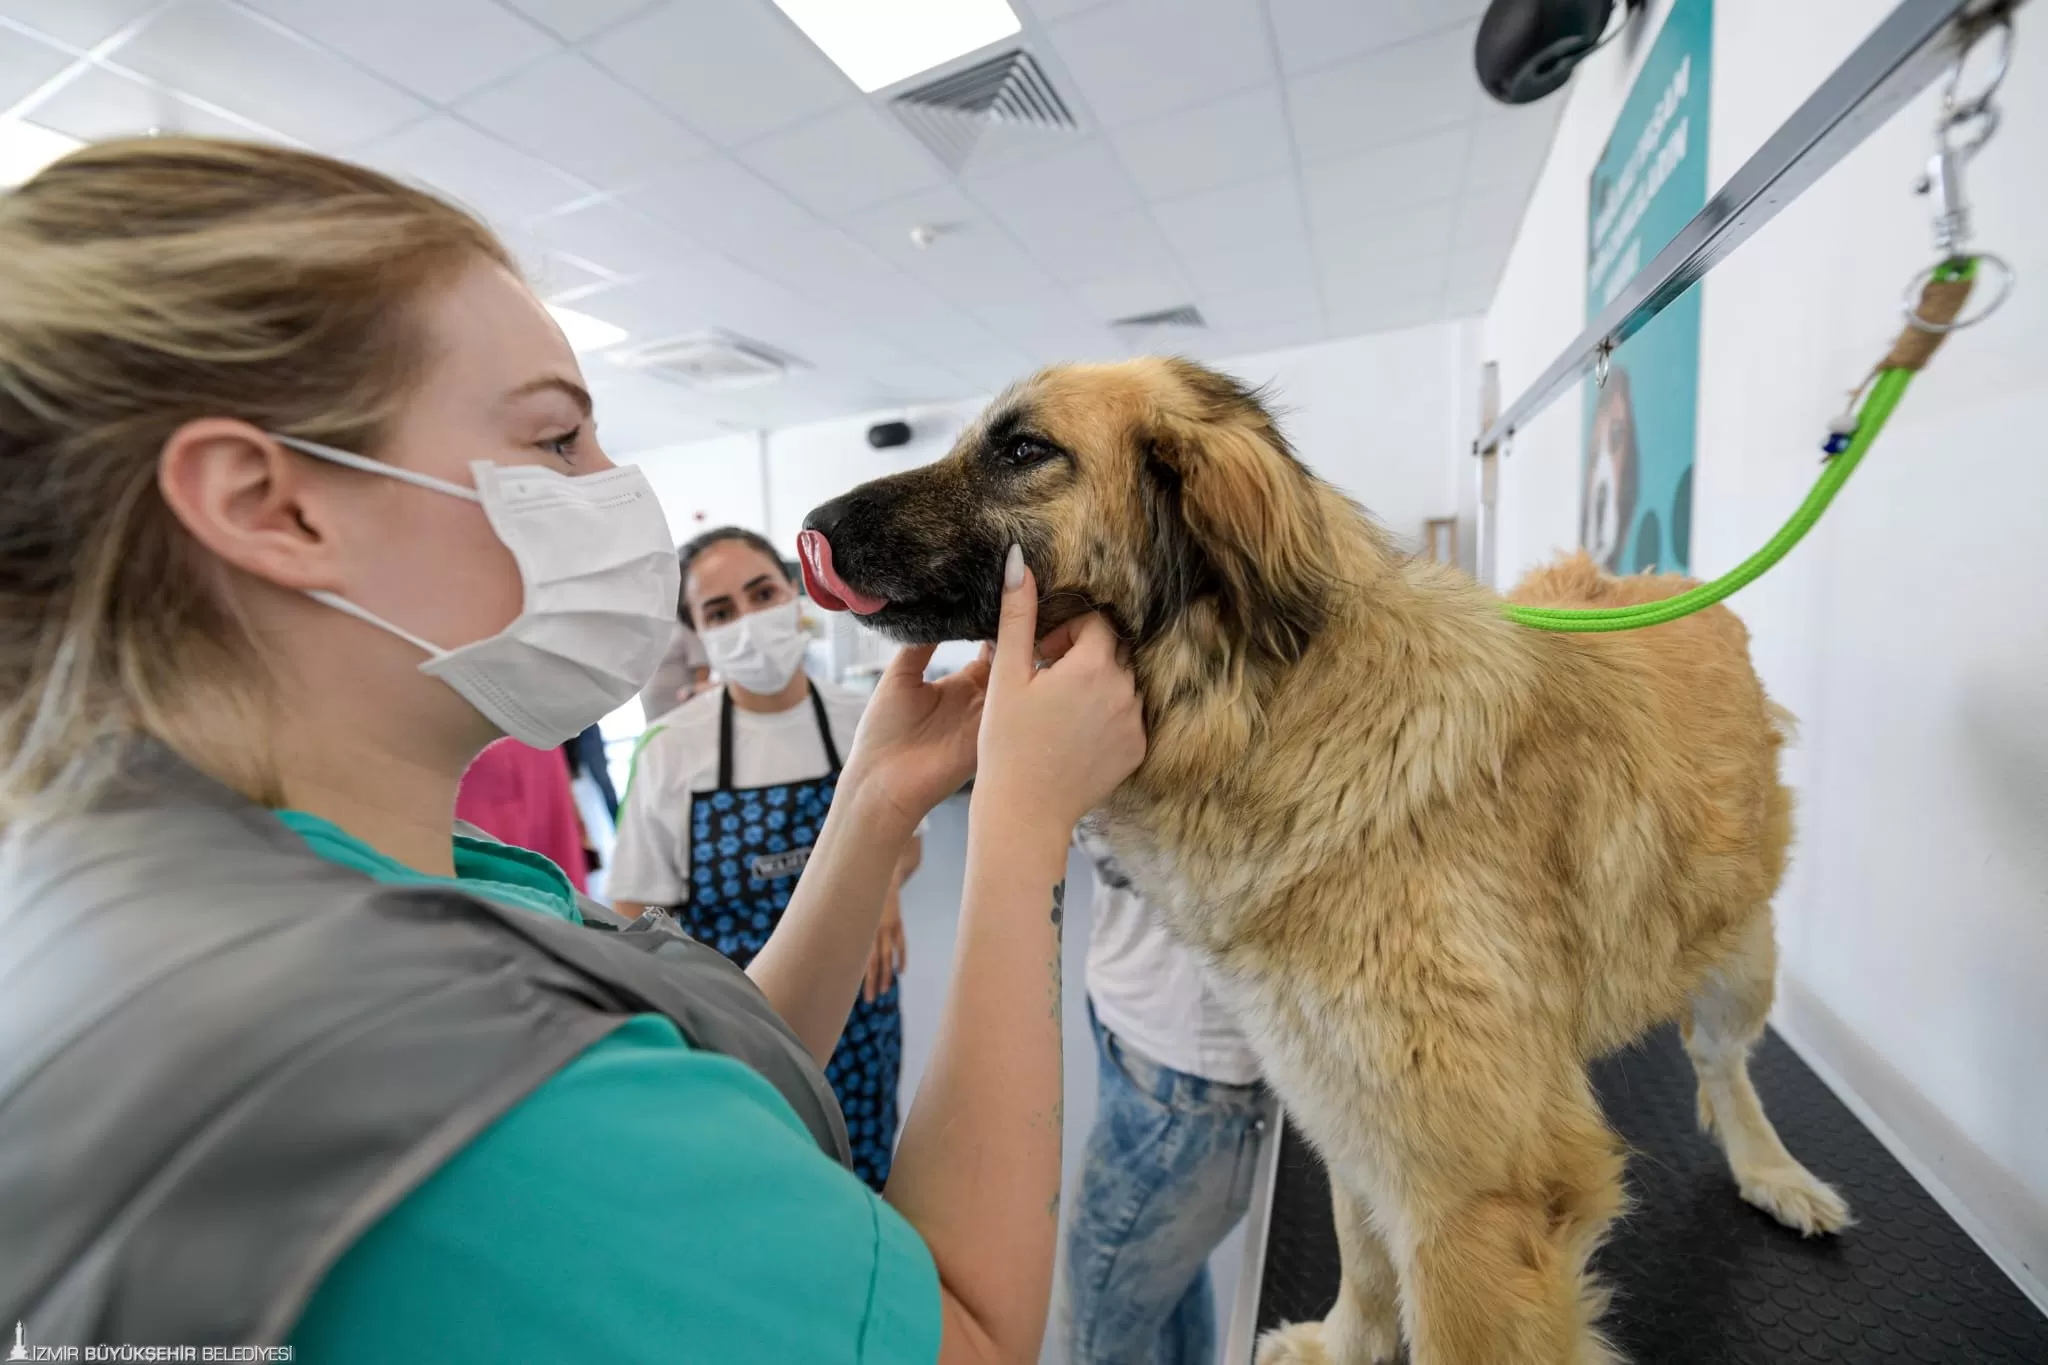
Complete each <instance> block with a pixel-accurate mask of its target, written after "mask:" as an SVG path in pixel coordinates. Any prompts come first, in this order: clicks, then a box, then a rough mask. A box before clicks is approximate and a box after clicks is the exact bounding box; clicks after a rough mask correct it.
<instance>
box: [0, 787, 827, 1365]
mask: <svg viewBox="0 0 2048 1365" xmlns="http://www.w3.org/2000/svg"><path fill="white" fill-rule="evenodd" d="M586 914H587V915H588V916H589V918H590V919H591V920H592V921H595V922H597V923H598V924H600V925H602V926H604V927H579V926H577V925H573V924H570V923H567V922H566V921H562V920H556V919H553V918H550V917H548V916H545V915H540V914H535V913H533V912H532V911H528V910H522V909H517V908H512V907H508V906H501V905H498V904H495V903H493V902H491V901H487V900H484V899H481V898H479V897H474V896H468V895H464V894H462V893H460V892H457V891H453V890H445V889H440V888H420V887H396V886H385V885H380V884H378V883H376V882H373V881H371V880H370V879H369V878H367V877H364V876H362V875H361V874H359V873H355V872H351V871H349V870H347V869H345V868H342V867H338V866H336V865H334V864H332V863H329V862H327V861H326V860H325V859H323V858H320V857H318V856H317V855H315V854H314V853H312V852H310V851H309V850H308V849H307V848H306V846H305V845H304V843H302V842H301V841H300V840H299V838H298V837H297V836H296V835H294V834H293V833H292V832H291V831H290V830H289V829H287V828H286V827H285V826H284V825H283V824H282V823H280V822H279V821H278V820H277V818H276V817H275V816H273V815H272V814H270V813H269V812H268V811H265V810H263V809H261V808H260V807H257V806H255V805H252V804H251V803H249V802H248V801H246V800H244V799H243V798H241V797H240V796H237V795H236V794H234V793H233V792H231V791H229V790H228V789H227V788H225V787H223V786H221V785H219V784H218V783H215V782H213V781H211V780H210V779H207V778H205V777H202V776H201V775H199V774H198V773H196V772H194V771H193V770H192V769H191V768H189V767H187V766H185V765H184V764H183V763H181V762H179V761H178V760H176V759H175V758H173V757H171V756H170V755H169V754H168V753H167V752H166V751H164V750H161V749H157V748H153V747H152V748H147V749H143V750H140V751H138V752H137V754H136V755H135V757H134V759H133V761H131V762H130V763H129V764H128V765H127V771H126V773H125V775H124V777H123V779H122V781H121V782H120V783H119V784H118V785H117V786H116V787H115V788H114V789H112V790H110V791H109V792H108V793H107V794H106V795H104V796H103V797H102V798H100V799H99V800H98V801H97V802H96V803H95V804H94V806H93V807H92V809H91V810H90V811H88V812H87V813H84V814H81V815H75V816H66V817H60V818H56V819H52V820H49V821H47V822H44V823H41V824H37V825H34V826H31V827H28V828H25V829H22V830H19V831H16V832H14V833H13V834H11V835H10V836H9V837H8V838H7V840H6V842H5V844H4V846H0V1324H4V1325H6V1326H11V1325H12V1324H13V1323H14V1322H15V1321H16V1320H17V1319H20V1320H23V1321H25V1322H26V1323H27V1325H28V1339H29V1340H30V1341H32V1342H34V1343H36V1344H37V1345H39V1346H40V1345H57V1344H69V1345H80V1346H84V1345H90V1344H94V1343H132V1344H137V1345H194V1346H199V1345H209V1344H263V1345H268V1344H276V1343H279V1342H281V1341H283V1340H284V1339H285V1338H286V1337H287V1336H288V1334H289V1333H290V1331H291V1329H292V1326H293V1324H294V1323H295V1322H296V1321H297V1320H298V1317H299V1314H300V1313H301V1312H302V1311H303V1309H304V1308H305V1305H306V1301H307V1299H308V1298H309V1297H310V1296H311V1294H312V1293H313V1291H314V1289H315V1288H316V1287H317V1286H318V1285H319V1283H320V1281H321V1279H322V1278H323V1277H324V1276H325V1275H326V1273H327V1272H328V1270H329V1269H330V1268H332V1267H333V1265H334V1263H335V1262H336V1261H337V1260H338V1259H339V1258H340V1257H341V1255H342V1254H343V1253H344V1252H346V1251H347V1250H348V1249H349V1247H350V1246H351V1245H352V1244H353V1243H354V1242H355V1241H356V1239H357V1238H358V1237H360V1236H361V1235H362V1234H363V1233H364V1231H365V1230H367V1229H368V1228H369V1227H370V1226H371V1225H372V1224H374V1223H376V1222H377V1220H378V1219H380V1218H382V1217H383V1216H384V1214H385V1213H386V1212H387V1211H389V1210H390V1209H391V1208H392V1207H393V1206H395V1205H396V1204H398V1203H399V1202H400V1201H401V1200H403V1199H404V1198H405V1196H406V1195H407V1194H408V1193H409V1192H410V1191H411V1190H413V1189H414V1188H415V1187H417V1186H418V1185H419V1184H420V1183H421V1182H422V1181H424V1180H426V1179H427V1177H429V1176H431V1175H432V1174H433V1173H434V1172H435V1171H436V1170H437V1169H438V1168H439V1167H440V1166H441V1164H442V1163H443V1162H445V1161H447V1160H448V1159H449V1158H450V1157H451V1156H453V1155H454V1154H455V1153H456V1152H459V1151H461V1150H462V1148H463V1147H464V1146H465V1145H467V1144H468V1143H469V1142H470V1141H471V1140H472V1139H473V1138H475V1137H476V1135H477V1134H478V1133H479V1132H481V1131H482V1130H483V1129H484V1128H485V1127H487V1126H488V1125H489V1124H490V1123H491V1122H492V1121H493V1120H495V1119H496V1118H498V1117H499V1116H500V1115H501V1114H503V1113H505V1112H506V1110H508V1109H510V1108H512V1107H513V1106H514V1105H516V1104H518V1103H519V1102H520V1100H521V1099H523V1098H524V1097H525V1096H526V1095H528V1094H529V1093H531V1092H532V1091H533V1090H534V1089H535V1088H536V1087H537V1086H539V1085H540V1084H541V1083H542V1082H544V1081H546V1080H547V1079H548V1078H549V1077H550V1076H552V1075H554V1074H555V1072H556V1071H558V1070H560V1069H561V1067H562V1066H563V1065H565V1064H566V1063H567V1062H569V1061H570V1060H571V1059H572V1058H574V1057H575V1056H576V1055H577V1054H578V1053H580V1052H582V1051H583V1050H584V1049H585V1048H587V1047H589V1046H590V1045H591V1044H592V1043H593V1042H595V1041H597V1040H598V1039H599V1038H602V1037H604V1036H605V1035H606V1034H608V1033H610V1032H611V1031H612V1030H613V1029H614V1028H616V1027H618V1026H619V1025H620V1024H621V1023H623V1022H624V1021H625V1020H626V1019H627V1018H629V1017H631V1016H632V1015H635V1014H661V1015H665V1016H667V1017H668V1018H669V1019H672V1020H674V1021H675V1024H676V1026H677V1027H678V1028H679V1029H680V1030H681V1031H682V1034H683V1036H684V1037H685V1038H687V1039H688V1040H689V1042H690V1044H691V1046H692V1047H695V1048H697V1049H699V1050H700V1051H707V1052H717V1053H722V1054H724V1055H726V1056H730V1057H734V1058H736V1059H738V1060H740V1061H742V1062H744V1063H746V1064H747V1065H748V1066H749V1067H751V1068H753V1069H754V1070H755V1071H756V1072H758V1073H760V1074H761V1075H762V1076H763V1077H765V1078H766V1079H767V1080H768V1081H769V1082H770V1083H772V1084H773V1085H774V1086H775V1088H776V1089H777V1090H779V1091H780V1092H781V1093H782V1095H783V1097H784V1098H785V1099H787V1100H788V1101H789V1102H790V1104H791V1105H792V1106H793V1107H794V1108H795V1110H796V1112H797V1114H798V1116H799V1117H800V1118H801V1119H802V1120H803V1122H804V1124H805V1125H806V1126H807V1127H808V1128H809V1130H810V1132H811V1134H812V1136H813V1137H814V1138H816V1140H817V1142H818V1145H819V1146H820V1147H821V1148H823V1149H824V1151H825V1152H826V1153H828V1154H829V1155H831V1156H833V1157H836V1158H837V1159H838V1160H840V1161H841V1162H845V1161H846V1160H847V1141H846V1125H845V1122H844V1120H843V1119H842V1118H841V1117H840V1113H839V1106H838V1104H837V1102H836V1101H835V1100H834V1099H833V1097H832V1092H831V1091H830V1090H829V1089H828V1088H827V1087H826V1084H825V1079H824V1076H823V1074H822V1073H821V1072H820V1071H819V1069H818V1067H817V1066H816V1064H815V1063H814V1062H813V1061H812V1060H811V1057H810V1054H809V1053H808V1052H807V1051H806V1050H805V1049H804V1047H803V1045H802V1044H801V1043H800V1042H798V1041H797V1039H796V1037H795V1035H794V1034H792V1033H791V1032H790V1031H789V1029H788V1027H787V1026H786V1025H784V1024H783V1022H782V1021H781V1019H780V1018H778V1017H777V1016H776V1014H775V1012H774V1011H773V1010H772V1009H771V1008H770V1007H769V1005H768V1003H767V1001H766V1000H765V999H764V998H763V997H762V995H761V993H760V992H759V991H758V990H756V989H755V987H754V984H753V982H751V981H750V980H748V978H747V977H746V975H745V974H744V973H742V972H741V971H739V970H738V969H737V968H735V967H734V966H733V965H732V964H731V963H729V962H727V961H726V960H725V959H724V958H723V957H721V956H719V955H718V954H717V953H715V952H713V951H712V950H710V949H709V948H706V947H703V946H702V945H700V944H697V943H695V942H693V941H692V940H690V939H689V938H687V937H685V936H683V935H682V934H681V933H680V932H678V931H677V930H676V929H675V928H674V926H673V925H672V924H670V923H668V922H667V920H666V919H665V917H662V916H659V915H658V914H654V915H649V916H645V917H643V918H642V919H641V920H639V921H637V922H635V923H634V924H632V925H629V926H623V927H620V926H621V921H620V920H619V919H618V918H617V917H616V916H613V915H611V914H610V913H609V912H608V911H605V910H603V909H602V908H600V907H598V906H596V905H594V904H592V905H587V906H586ZM588 1159H589V1160H592V1161H616V1160H619V1159H621V1158H620V1156H619V1154H618V1153H614V1152H606V1151H596V1150H593V1151H592V1152H591V1153H590V1154H589V1156H588ZM677 1212H678V1214H679V1215H681V1214H683V1213H685V1212H687V1211H686V1210H678V1211H677Z"/></svg>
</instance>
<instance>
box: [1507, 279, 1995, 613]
mask: <svg viewBox="0 0 2048 1365" xmlns="http://www.w3.org/2000/svg"><path fill="white" fill-rule="evenodd" d="M1976 273H1977V260H1976V258H1975V257H1964V258H1961V259H1959V260H1952V261H1946V262H1943V263H1942V265H1941V266H1940V267H1939V268H1937V269H1936V270H1935V272H1934V274H1933V277H1932V279H1931V280H1930V281H1929V286H1928V287H1929V289H1930V290H1932V289H1933V288H1934V286H1935V285H1954V284H1961V285H1963V286H1964V288H1963V290H1962V291H1961V294H1963V295H1966V294H1967V293H1968V284H1969V281H1970V280H1971V279H1973V278H1974V277H1975V275H1976ZM1926 306H1927V305H1926V304H1925V303H1924V302H1923V308H1924V307H1926ZM1961 307H1962V297H1961V296H1960V295H1959V296H1958V297H1956V299H1955V310H1956V311H1960V309H1961ZM1954 316H1955V311H1951V312H1949V318H1950V319H1953V318H1954ZM1943 335H1945V333H1944V332H1938V331H1928V330H1924V329H1920V328H1912V327H1909V328H1908V329H1907V333H1906V335H1905V336H1902V337H1901V338H1900V342H1899V345H1898V346H1895V347H1893V350H1892V354H1891V355H1890V356H1887V357H1886V363H1884V364H1883V365H1882V366H1881V368H1879V369H1878V371H1877V373H1876V377H1875V379H1874V380H1873V381H1872V383H1871V385H1870V392H1869V393H1868V394H1867V395H1866V396H1865V397H1864V399H1863V406H1862V407H1861V408H1860V409H1858V410H1857V413H1856V427H1855V431H1854V432H1853V433H1852V434H1851V435H1850V437H1849V441H1848V444H1847V445H1846V446H1844V447H1843V448H1842V450H1841V452H1840V453H1839V454H1835V455H1831V456H1830V457H1829V459H1828V461H1827V464H1826V466H1825V467H1824V468H1823V469H1822V470H1821V475H1820V479H1819V481H1818V482H1816V483H1815V484H1814V486H1813V491H1812V492H1810V493H1808V494H1807V495H1806V501H1805V502H1803V503H1801V504H1800V505H1799V510H1798V511H1796V512H1794V513H1793V514H1792V519H1791V520H1790V521H1788V522H1786V523H1785V524H1784V525H1783V526H1781V527H1779V528H1778V533H1777V534H1776V535H1774V536H1772V537H1771V538H1770V539H1769V540H1768V541H1766V542H1764V546H1763V548H1762V549H1760V550H1758V551H1757V552H1756V553H1755V554H1753V555H1751V556H1750V557H1749V558H1748V559H1745V560H1743V561H1742V563H1740V564H1738V565H1736V566H1735V567H1734V568H1733V569H1730V570H1729V571H1728V572H1727V573H1725V574H1722V575H1721V576H1720V577H1719V578H1716V579H1714V580H1713V581H1712V582H1710V583H1702V584H1700V585H1699V586H1698V587H1696V588H1689V589H1687V590H1686V591H1685V592H1682V593H1680V594H1679V595H1678V596H1676V597H1669V598H1666V599H1664V600H1663V601H1661V602H1643V603H1639V604H1637V605H1635V606H1631V607H1528V606H1523V605H1521V604H1519V603H1515V602H1504V603H1502V604H1501V610H1502V611H1503V612H1505V613H1506V614H1507V618H1508V619H1509V620H1510V621H1514V622H1516V623H1518V624H1520V625H1524V626H1530V627H1533V628H1534V629H1537V630H1558V631H1581V632H1583V631H1609V630H1640V629H1641V628H1642V627H1644V626H1661V625H1663V624H1664V623H1666V622H1667V621H1676V620H1678V619H1679V618H1680V617H1682V616H1690V615H1692V614H1693V613H1694V612H1696V611H1703V610H1705V609H1706V608H1708V607H1711V606H1713V605H1714V603H1716V602H1719V601H1720V600H1721V599H1722V598H1724V597H1727V596H1728V595H1730V594H1731V593H1735V592H1739V591H1740V590H1742V589H1743V588H1746V587H1748V586H1749V585H1750V584H1751V583H1754V582H1755V581H1756V580H1757V579H1759V578H1761V577H1763V575H1764V574H1765V573H1766V572H1768V571H1769V570H1770V569H1771V567H1772V566H1773V565H1775V564H1776V563H1777V562H1778V561H1779V560H1781V559H1783V558H1784V557H1785V556H1786V555H1787V554H1789V553H1790V552H1791V550H1792V547H1793V546H1794V545H1797V544H1798V543H1799V542H1800V541H1801V540H1802V539H1804V538H1805V536H1806V533H1807V532H1808V531H1811V530H1812V529H1813V526H1814V523H1815V522H1817V521H1819V520H1820V517H1821V513H1823V512H1825V511H1827V510H1828V504H1829V503H1831V502H1833V501H1834V500H1835V494H1837V493H1839V492H1841V491H1842V485H1843V484H1845V483H1847V482H1849V476H1850V475H1851V474H1854V473H1855V472H1856V466H1857V465H1858V464H1860V463H1862V460H1863V456H1864V453H1865V452H1867V451H1868V450H1869V449H1870V447H1871V443H1872V442H1874V441H1876V440H1877V435H1878V433H1879V432H1881V431H1883V430H1884V424H1885V421H1886V420H1887V419H1888V418H1890V416H1891V415H1892V409H1894V408H1896V407H1897V406H1898V405H1899V399H1900V398H1902V397H1904V396H1905V392H1906V385H1908V384H1910V383H1911V382H1912V380H1913V375H1914V374H1915V373H1916V372H1917V371H1918V370H1919V368H1920V366H1921V365H1923V364H1925V363H1926V360H1927V357H1928V356H1930V355H1932V354H1933V350H1934V347H1935V346H1936V345H1939V344H1940V341H1941V337H1942V336H1943ZM1909 340H1911V341H1913V342H1914V345H1913V346H1912V348H1911V351H1912V358H1913V359H1914V360H1917V362H1918V363H1908V364H1902V365H1900V364H1891V363H1889V362H1890V361H1892V360H1894V359H1896V358H1899V357H1900V355H1901V351H1902V348H1906V347H1907V343H1908V341H1909Z"/></svg>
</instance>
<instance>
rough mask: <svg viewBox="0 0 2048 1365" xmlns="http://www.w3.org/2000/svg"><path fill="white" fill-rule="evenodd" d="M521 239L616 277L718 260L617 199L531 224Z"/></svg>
mask: <svg viewBox="0 0 2048 1365" xmlns="http://www.w3.org/2000/svg"><path fill="white" fill-rule="evenodd" d="M525 234H526V235H529V236H531V237H532V238H533V239H534V240H536V241H538V242H540V243H541V244H543V245H545V246H547V247H550V248H552V249H554V250H556V251H562V252H566V253H568V254H569V255H571V256H575V257H577V258H578V259H580V260H583V261H587V262H589V263H590V264H591V265H594V266H597V267H599V268H600V269H604V270H609V271H611V272H612V273H613V274H616V275H620V276H626V275H665V274H671V273H674V272H677V271H681V270H689V269H694V268H696V267H697V266H698V265H699V264H701V263H702V262H704V261H707V260H711V261H715V260H717V259H718V258H716V257H713V256H710V255H709V254H708V253H707V252H705V251H704V249H703V248H702V247H699V246H697V245H696V244H694V243H692V242H691V241H689V240H688V239H686V238H685V237H684V236H683V235H682V234H681V233H679V232H677V231H675V230H674V229H673V228H670V227H667V226H664V225H663V224H662V223H660V222H658V221H656V220H654V219H652V218H650V217H648V216H647V215H645V214H642V213H639V212H636V211H635V210H634V209H632V208H631V207H629V206H627V205H625V204H623V203H620V202H619V201H617V200H609V199H607V200H599V201H597V202H596V203H592V204H586V205H584V206H583V207H581V208H578V209H575V210H573V211H571V212H568V213H559V214H553V215H550V216H548V217H545V218H536V219H533V220H532V221H531V222H529V223H528V224H526V227H525Z"/></svg>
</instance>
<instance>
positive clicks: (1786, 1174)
mask: <svg viewBox="0 0 2048 1365" xmlns="http://www.w3.org/2000/svg"><path fill="white" fill-rule="evenodd" d="M1738 1183H1739V1185H1740V1187H1741V1189H1742V1197H1743V1198H1744V1199H1745V1200H1747V1201H1748V1202H1749V1203H1751V1204H1754V1205H1756V1206H1757V1207H1758V1208H1760V1209H1762V1210H1763V1211H1764V1212H1765V1213H1768V1214H1769V1215H1771V1217H1773V1218H1775V1219H1777V1220H1778V1221H1779V1222H1780V1223H1783V1224H1784V1225H1785V1226H1786V1227H1788V1228H1791V1229H1792V1230H1793V1231H1794V1232H1797V1233H1798V1234H1799V1235H1800V1236H1802V1237H1818V1236H1820V1235H1821V1234H1822V1233H1828V1232H1840V1231H1841V1230H1842V1229H1843V1228H1845V1227H1847V1226H1849V1224H1850V1223H1852V1222H1854V1221H1855V1220H1854V1219H1852V1218H1851V1217H1850V1216H1849V1205H1848V1204H1847V1203H1846V1202H1845V1201H1844V1200H1843V1198H1842V1196H1841V1195H1839V1194H1836V1193H1835V1191H1834V1189H1833V1188H1832V1187H1831V1186H1829V1185H1828V1183H1827V1182H1826V1181H1824V1180H1821V1179H1820V1178H1819V1177H1817V1176H1816V1175H1814V1174H1813V1172H1811V1171H1809V1170H1807V1169H1806V1168H1805V1167H1804V1166H1799V1165H1793V1166H1781V1167H1772V1168H1770V1169H1767V1170H1762V1171H1754V1172H1751V1173H1750V1174H1748V1175H1744V1176H1742V1177H1740V1178H1739V1181H1738Z"/></svg>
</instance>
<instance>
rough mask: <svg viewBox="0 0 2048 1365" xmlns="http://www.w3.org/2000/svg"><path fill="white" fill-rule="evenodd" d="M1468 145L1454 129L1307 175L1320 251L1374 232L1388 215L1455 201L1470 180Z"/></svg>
mask: <svg viewBox="0 0 2048 1365" xmlns="http://www.w3.org/2000/svg"><path fill="white" fill-rule="evenodd" d="M1466 140H1467V134H1466V132H1465V130H1464V129H1462V128H1455V129H1452V130H1451V131H1449V132H1444V133H1431V134H1428V135H1427V136H1424V137H1418V138H1411V139H1409V140H1408V141H1406V142H1396V143H1392V144H1391V145H1389V146H1386V147H1380V148H1376V149H1374V150H1373V151H1370V152H1367V153H1365V154H1364V155H1363V156H1358V157H1352V158H1350V159H1348V160H1345V161H1329V162H1324V163H1323V164H1322V165H1319V166H1311V167H1309V168H1308V169H1306V170H1305V171H1303V172H1302V191H1303V194H1304V196H1305V197H1306V199H1307V200H1308V221H1309V227H1310V228H1311V229H1312V230H1313V231H1314V233H1315V239H1316V243H1317V245H1318V246H1321V245H1322V244H1324V243H1327V242H1334V241H1340V240H1342V239H1343V238H1345V237H1349V236H1355V235H1358V234H1359V233H1361V232H1369V231H1370V230H1371V228H1372V226H1373V224H1375V223H1376V222H1377V221H1379V220H1380V219H1381V218H1382V217H1384V216H1385V215H1386V214H1389V213H1394V212H1399V211H1401V210H1404V209H1411V208H1414V207H1415V206H1416V205H1418V204H1428V203H1445V202H1447V201H1449V200H1450V199H1452V198H1454V197H1455V196H1456V195H1457V193H1458V187H1459V186H1460V185H1461V184H1462V183H1463V182H1464V179H1465V146H1466ZM1445 227H1446V229H1448V227H1449V222H1448V217H1447V218H1446V223H1445ZM1438 245H1439V247H1441V245H1442V243H1441V242H1439V243H1438Z"/></svg>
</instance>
